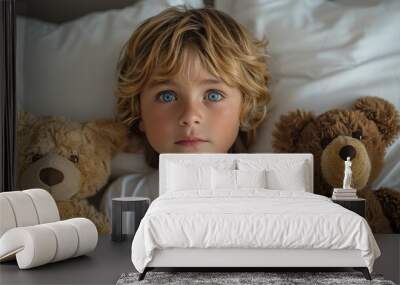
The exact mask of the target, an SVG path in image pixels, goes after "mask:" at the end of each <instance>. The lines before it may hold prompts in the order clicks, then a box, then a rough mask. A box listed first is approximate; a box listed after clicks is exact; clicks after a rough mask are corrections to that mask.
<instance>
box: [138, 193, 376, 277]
mask: <svg viewBox="0 0 400 285" xmlns="http://www.w3.org/2000/svg"><path fill="white" fill-rule="evenodd" d="M199 193H200V192H199V191H196V190H193V191H184V192H169V193H166V194H164V195H162V196H160V197H159V198H157V199H156V200H154V201H153V203H152V204H151V206H150V208H149V210H148V211H147V213H146V215H145V217H144V218H143V219H142V221H141V223H140V226H139V228H138V231H137V232H136V235H135V237H134V239H133V243H132V262H133V264H134V266H135V268H136V269H137V270H138V271H139V272H143V270H144V268H145V267H146V265H147V264H148V263H149V262H150V261H151V260H152V258H153V253H154V250H155V249H165V248H275V249H279V248H302V249H304V248H306V249H313V248H314V249H315V248H316V249H358V250H360V251H361V256H362V258H363V259H364V260H365V264H366V266H367V267H368V269H369V271H370V272H372V267H373V263H374V260H375V259H376V258H377V257H379V256H380V250H379V248H378V246H377V244H376V241H375V239H374V237H373V235H372V232H371V230H370V228H369V226H368V224H367V222H366V220H365V219H363V218H362V217H361V216H359V215H357V214H355V213H353V212H351V211H349V210H347V209H345V208H343V207H341V206H339V205H337V204H335V203H333V202H331V201H330V200H329V199H328V198H326V197H323V196H319V195H315V194H312V193H307V192H299V191H281V190H265V189H264V190H263V189H247V190H241V191H233V192H227V191H222V192H221V195H220V196H217V197H216V196H215V193H213V196H211V195H207V193H205V192H201V193H202V194H201V196H200V195H199Z"/></svg>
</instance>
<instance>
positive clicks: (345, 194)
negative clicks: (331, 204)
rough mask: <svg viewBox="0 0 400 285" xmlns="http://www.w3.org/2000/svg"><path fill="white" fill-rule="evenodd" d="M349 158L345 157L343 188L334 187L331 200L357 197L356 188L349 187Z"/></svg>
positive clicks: (350, 176) (350, 177) (350, 174)
mask: <svg viewBox="0 0 400 285" xmlns="http://www.w3.org/2000/svg"><path fill="white" fill-rule="evenodd" d="M351 164H352V163H351V160H350V157H347V160H346V161H345V162H344V178H343V188H334V189H333V194H332V200H334V199H336V200H349V199H351V200H354V199H357V189H354V188H352V187H351V179H352V171H351Z"/></svg>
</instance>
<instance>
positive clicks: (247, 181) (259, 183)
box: [236, 169, 268, 189]
mask: <svg viewBox="0 0 400 285" xmlns="http://www.w3.org/2000/svg"><path fill="white" fill-rule="evenodd" d="M266 174H267V171H266V170H265V169H262V170H241V169H239V170H236V175H237V187H238V188H239V189H240V188H268V186H267V176H266Z"/></svg>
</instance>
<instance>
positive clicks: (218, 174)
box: [212, 167, 237, 190]
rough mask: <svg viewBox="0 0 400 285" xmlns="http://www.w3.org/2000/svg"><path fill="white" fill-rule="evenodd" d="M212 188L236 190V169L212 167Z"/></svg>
mask: <svg viewBox="0 0 400 285" xmlns="http://www.w3.org/2000/svg"><path fill="white" fill-rule="evenodd" d="M212 183H213V185H212V188H213V189H214V190H218V189H226V190H236V188H237V187H236V184H237V183H236V170H234V169H217V168H215V167H213V168H212Z"/></svg>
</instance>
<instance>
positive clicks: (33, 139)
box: [17, 113, 128, 233]
mask: <svg viewBox="0 0 400 285" xmlns="http://www.w3.org/2000/svg"><path fill="white" fill-rule="evenodd" d="M127 135H128V132H127V129H126V128H125V127H124V126H123V125H122V124H120V123H118V122H116V121H113V120H97V121H92V122H87V123H78V122H72V121H69V120H67V119H64V118H62V117H51V116H42V117H37V116H34V115H32V114H29V113H19V114H18V122H17V153H18V170H19V171H18V187H19V189H21V190H23V189H28V188H42V189H46V190H47V191H49V192H50V193H51V194H52V196H53V197H54V199H55V200H56V202H57V206H58V208H59V212H60V216H61V219H68V218H72V217H87V218H89V219H90V220H92V221H93V222H94V223H95V224H96V226H97V229H98V231H99V232H100V233H109V232H110V224H109V221H108V220H107V219H106V217H105V215H104V214H103V213H101V212H99V211H98V210H97V209H96V208H95V207H94V206H92V205H91V204H90V203H89V202H88V200H87V198H89V197H92V196H94V195H96V193H97V192H98V191H99V190H100V189H101V188H102V187H103V186H104V185H105V184H106V183H107V181H108V178H109V176H110V161H111V158H112V157H113V155H114V154H115V153H116V152H118V151H119V150H122V149H123V148H124V147H125V146H126V143H127Z"/></svg>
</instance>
